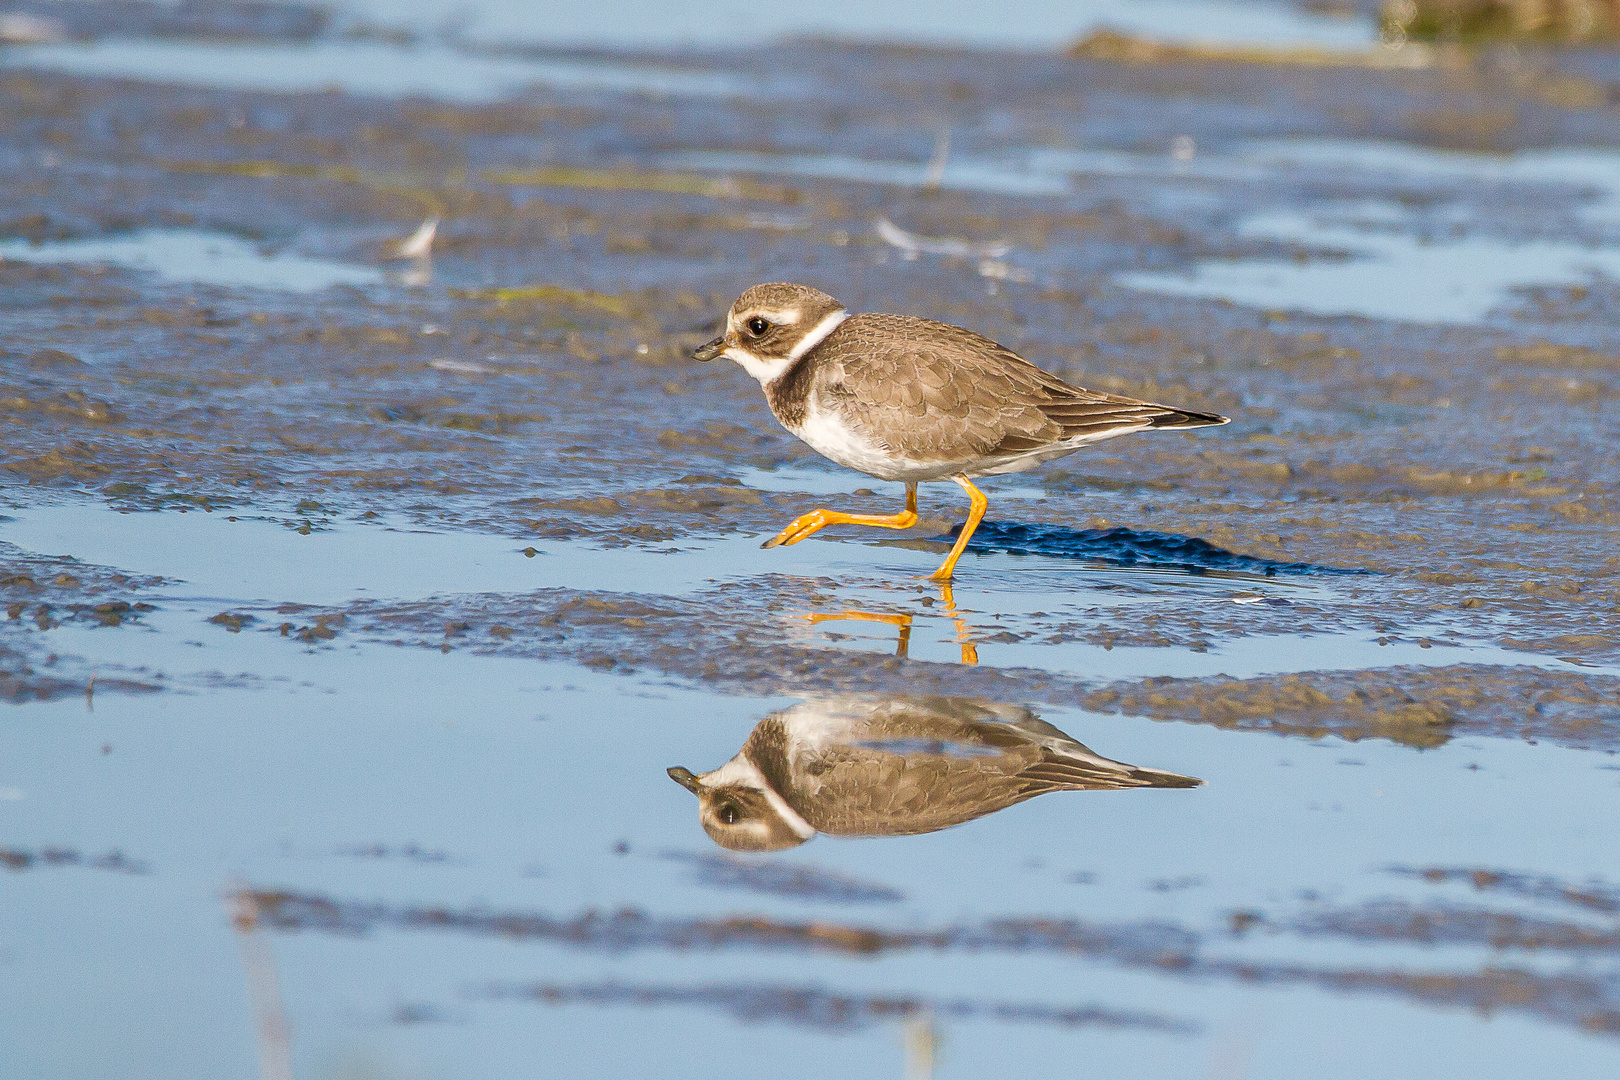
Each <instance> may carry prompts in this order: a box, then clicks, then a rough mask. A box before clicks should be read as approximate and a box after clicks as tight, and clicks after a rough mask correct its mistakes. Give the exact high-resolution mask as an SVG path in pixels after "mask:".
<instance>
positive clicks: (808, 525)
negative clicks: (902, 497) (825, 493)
mask: <svg viewBox="0 0 1620 1080" xmlns="http://www.w3.org/2000/svg"><path fill="white" fill-rule="evenodd" d="M915 524H917V485H916V484H907V485H906V508H905V509H904V510H902V511H900V512H899V513H898V514H840V513H839V512H837V511H836V510H812V511H810V512H809V513H808V514H800V515H799V516H798V517H796V518H794V519H793V521H792V523H791V524H789V525H788V527H787V528H785V529H783V530H782V531H781V532H779V533H777V534H776V535H775V536H773V537H771V538H770V539H769V540H767V541H765V542H764V543H763V544H761V545H760V547H768V548H773V547H778V546H780V545H782V544H797V543H798V542H799V541H800V540H803V539H804V538H805V537H807V536H814V535H815V534H816V533H818V532H820V531H821V530H822V529H825V528H826V527H827V526H828V525H873V526H876V527H877V528H880V529H909V528H911V527H912V526H913V525H915Z"/></svg>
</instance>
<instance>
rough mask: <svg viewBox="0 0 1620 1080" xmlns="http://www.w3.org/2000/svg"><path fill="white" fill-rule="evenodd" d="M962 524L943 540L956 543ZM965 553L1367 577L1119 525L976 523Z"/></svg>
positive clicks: (1201, 570)
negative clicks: (1261, 556)
mask: <svg viewBox="0 0 1620 1080" xmlns="http://www.w3.org/2000/svg"><path fill="white" fill-rule="evenodd" d="M961 531H962V529H961V526H957V527H956V528H954V529H952V530H951V532H950V535H949V536H945V537H941V539H942V540H946V541H955V539H956V537H957V534H958V533H960V532H961ZM967 550H969V551H975V552H997V551H999V552H1002V553H1004V554H1007V555H1045V556H1048V557H1051V558H1058V559H1086V560H1088V561H1091V562H1099V563H1104V564H1106V565H1109V566H1131V567H1138V568H1141V569H1156V570H1180V571H1182V572H1184V573H1188V574H1205V573H1209V572H1210V571H1228V572H1231V571H1236V572H1239V573H1246V574H1261V575H1264V576H1265V577H1275V576H1277V575H1278V574H1370V573H1373V571H1371V570H1353V569H1347V568H1345V567H1339V566H1317V565H1316V564H1315V563H1304V562H1278V561H1277V560H1275V559H1261V558H1257V557H1255V556H1253V555H1239V554H1237V553H1235V552H1231V551H1227V550H1226V549H1225V548H1218V547H1216V546H1215V545H1214V544H1212V543H1210V542H1209V541H1208V540H1200V539H1199V538H1198V537H1196V536H1177V535H1176V534H1175V533H1158V532H1139V531H1138V530H1136V529H1127V528H1125V527H1124V526H1123V525H1120V526H1115V527H1114V528H1112V529H1071V528H1068V527H1067V526H1064V525H1026V524H1023V523H1021V522H1017V521H985V522H981V523H980V525H979V528H978V531H977V532H975V533H974V534H973V539H972V540H970V541H969V542H968V546H967Z"/></svg>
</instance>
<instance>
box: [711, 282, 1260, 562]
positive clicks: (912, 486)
mask: <svg viewBox="0 0 1620 1080" xmlns="http://www.w3.org/2000/svg"><path fill="white" fill-rule="evenodd" d="M722 356H723V357H725V358H727V359H729V360H733V361H735V362H736V363H737V364H738V365H740V366H741V367H742V369H743V370H744V371H745V372H747V373H748V374H749V375H751V376H753V377H754V378H755V379H757V380H758V381H759V384H760V386H761V387H762V388H763V389H764V391H765V400H766V402H767V403H768V404H769V405H770V407H771V412H772V413H774V414H775V415H776V418H777V420H779V421H780V422H781V423H782V426H783V427H785V428H787V430H788V431H790V432H792V433H793V434H794V435H796V436H798V437H799V438H800V439H801V440H803V441H804V442H805V443H807V444H809V446H810V447H811V448H812V449H814V450H815V451H816V452H818V453H820V454H821V455H822V456H824V457H827V458H829V459H831V460H833V461H835V462H837V463H838V464H840V465H843V466H846V467H848V468H851V469H855V470H856V471H858V472H863V473H866V474H867V475H869V476H874V477H877V478H878V479H880V480H890V481H900V482H902V483H904V484H905V485H906V503H905V509H904V510H902V511H900V512H899V513H895V514H845V513H838V512H836V511H832V510H828V509H825V508H823V509H817V510H812V511H810V512H809V513H807V514H802V515H800V516H799V517H798V518H796V519H794V520H793V521H792V522H791V523H789V525H788V526H787V527H786V528H784V529H783V530H782V531H781V532H779V533H777V534H776V536H774V537H772V538H771V539H769V540H767V541H765V543H764V544H763V545H761V546H763V547H767V548H773V547H777V546H779V545H784V544H797V543H798V542H799V541H801V540H803V539H805V538H806V537H808V536H811V535H813V534H814V533H816V532H819V531H820V530H821V529H823V528H825V527H826V526H828V525H870V526H875V527H878V528H885V529H909V528H910V527H911V526H913V525H915V524H916V523H917V485H918V484H919V483H921V482H925V481H935V480H954V481H955V482H956V483H958V484H960V485H961V487H962V489H963V490H964V491H966V492H967V495H968V500H969V508H968V516H967V521H966V522H965V523H964V524H963V526H962V530H961V532H960V533H958V534H957V538H956V543H955V545H954V546H953V547H952V548H951V552H950V554H949V555H948V556H947V557H946V559H945V562H944V564H943V565H941V566H940V568H939V569H938V570H936V571H935V572H934V573H933V574H932V575H930V576H931V577H932V579H933V580H935V581H949V580H951V578H952V576H953V574H954V573H955V570H956V563H957V560H958V559H960V558H961V557H962V552H963V551H964V550H966V548H967V545H968V541H969V539H971V538H972V536H973V531H974V530H975V529H976V528H978V525H979V522H980V521H982V520H983V518H984V512H985V509H986V507H987V506H988V505H989V500H988V499H986V498H985V495H984V493H983V492H982V491H980V490H979V489H978V487H976V486H975V485H974V483H973V481H974V480H975V479H977V478H979V477H984V476H994V475H998V474H1001V473H1014V472H1022V471H1024V470H1026V469H1032V468H1035V467H1036V466H1037V465H1041V464H1044V463H1045V462H1048V461H1051V460H1053V459H1054V458H1059V457H1063V456H1065V455H1067V454H1072V453H1074V452H1075V451H1076V450H1079V449H1080V448H1081V447H1084V446H1089V445H1090V444H1092V443H1096V442H1101V441H1102V440H1104V439H1112V438H1114V437H1116V436H1119V435H1127V434H1129V433H1131V432H1133V431H1145V430H1148V429H1180V428H1195V427H1213V426H1216V425H1220V424H1225V423H1227V422H1228V418H1227V417H1224V416H1219V415H1217V414H1215V413H1206V412H1192V411H1190V410H1187V409H1178V408H1174V407H1172V406H1169V405H1159V404H1156V403H1154V402H1151V401H1139V400H1137V399H1136V398H1129V397H1121V396H1120V395H1118V394H1104V393H1099V392H1097V391H1094V390H1087V389H1084V388H1083V387H1079V386H1074V385H1072V384H1070V383H1067V382H1065V381H1064V380H1062V379H1060V378H1058V377H1057V376H1056V375H1053V374H1052V373H1050V372H1048V371H1044V370H1042V369H1041V368H1039V367H1036V366H1035V365H1034V364H1032V363H1030V362H1029V361H1028V360H1025V359H1024V358H1023V357H1021V356H1019V355H1018V354H1017V353H1015V352H1013V351H1012V350H1011V349H1009V348H1007V347H1005V346H1003V345H999V344H997V343H996V342H994V341H992V340H990V339H989V338H987V337H985V336H983V335H982V334H977V333H975V332H973V331H972V330H967V329H964V328H962V327H960V326H952V325H950V324H949V323H942V322H935V321H933V320H932V319H923V318H917V317H914V316H910V315H883V314H875V313H869V314H858V315H851V314H850V313H849V311H848V310H847V309H846V308H845V307H844V305H842V304H841V303H839V302H838V301H837V300H835V299H834V298H833V297H831V296H829V295H828V294H827V293H824V292H822V291H821V290H819V289H815V288H812V287H810V286H808V285H795V284H791V283H787V282H772V283H768V284H764V285H755V286H754V287H752V288H750V289H749V290H747V291H746V292H744V293H743V294H742V295H741V296H739V297H738V298H737V301H736V303H734V304H732V306H731V310H730V311H729V312H728V313H727V315H726V329H725V333H723V334H721V335H720V336H719V337H717V338H715V339H714V340H713V341H710V342H708V343H707V344H705V345H703V346H701V347H699V348H698V349H697V350H696V351H694V352H693V353H692V358H693V359H694V360H701V361H709V360H713V359H715V358H717V357H722Z"/></svg>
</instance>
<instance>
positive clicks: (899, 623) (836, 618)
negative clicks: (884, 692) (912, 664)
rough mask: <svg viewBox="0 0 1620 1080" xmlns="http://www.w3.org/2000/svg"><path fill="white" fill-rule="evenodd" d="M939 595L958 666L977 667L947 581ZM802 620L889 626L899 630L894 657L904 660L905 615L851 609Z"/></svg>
mask: <svg viewBox="0 0 1620 1080" xmlns="http://www.w3.org/2000/svg"><path fill="white" fill-rule="evenodd" d="M939 592H940V603H941V604H942V605H943V608H944V612H945V615H946V616H948V617H949V618H950V620H951V622H952V623H953V624H954V625H955V627H956V642H957V644H958V645H960V646H961V647H962V663H964V664H977V663H978V662H979V648H978V646H977V645H975V644H973V639H972V637H970V636H969V634H970V630H971V628H970V627H969V626H968V623H967V620H966V619H964V618H963V617H962V615H961V613H960V612H958V611H957V610H956V598H955V597H954V596H953V595H952V594H951V585H950V582H948V581H947V582H942V583H941V584H940V587H939ZM804 618H805V619H806V620H808V621H809V622H810V624H811V625H812V626H814V625H816V624H817V623H824V622H844V621H855V622H877V623H888V624H889V625H890V626H894V627H898V628H899V630H900V641H899V643H898V644H897V645H896V646H895V650H894V655H896V656H898V657H900V658H901V659H902V660H904V659H905V658H906V653H907V652H908V651H909V650H910V648H911V616H910V615H909V614H904V613H899V614H896V613H893V612H882V611H855V610H846V611H837V612H825V611H817V612H812V613H811V614H809V615H806V616H804Z"/></svg>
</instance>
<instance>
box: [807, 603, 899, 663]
mask: <svg viewBox="0 0 1620 1080" xmlns="http://www.w3.org/2000/svg"><path fill="white" fill-rule="evenodd" d="M805 618H806V619H808V620H809V621H810V624H811V625H812V626H814V625H815V624H816V623H823V622H841V621H843V620H846V619H850V620H854V621H856V622H880V623H888V624H889V625H890V626H898V627H899V628H900V647H899V648H897V649H895V651H894V655H896V656H898V657H900V659H902V660H904V659H905V658H906V651H907V649H908V648H909V647H910V645H911V616H910V615H885V614H882V613H880V612H876V611H838V612H827V613H825V614H824V613H820V612H811V613H810V614H809V615H806V616H805Z"/></svg>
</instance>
